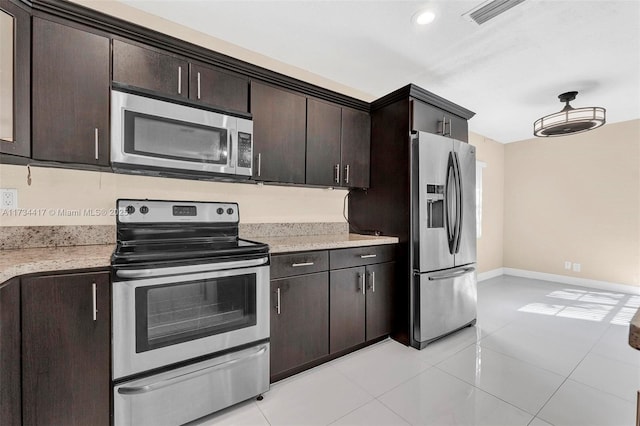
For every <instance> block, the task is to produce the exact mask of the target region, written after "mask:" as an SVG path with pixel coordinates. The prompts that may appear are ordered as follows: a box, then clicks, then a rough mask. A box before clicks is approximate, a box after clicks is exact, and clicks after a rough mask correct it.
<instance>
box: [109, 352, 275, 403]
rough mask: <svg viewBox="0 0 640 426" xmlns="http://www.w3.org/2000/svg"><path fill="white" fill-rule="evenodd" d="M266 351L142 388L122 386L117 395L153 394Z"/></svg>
mask: <svg viewBox="0 0 640 426" xmlns="http://www.w3.org/2000/svg"><path fill="white" fill-rule="evenodd" d="M266 350H267V346H266V345H265V346H262V347H261V348H260V349H258V350H257V351H256V352H254V353H252V354H250V355H247V356H242V357H239V358H234V359H231V360H229V361H225V362H221V363H219V364H214V365H210V366H208V367H204V368H201V369H199V370H196V371H191V372H189V373H185V374H180V375H178V376H174V377H170V378H168V379H164V380H159V381H157V382H153V383H149V384H147V385H142V386H130V387H129V386H123V387H121V388H119V389H118V393H119V394H121V395H138V394H144V393H149V392H153V391H155V390H158V389H162V388H166V387H167V386H171V385H173V384H176V383H180V382H183V381H185V380H189V379H192V378H195V377H199V376H204V375H205V374H209V373H210V372H211V371H213V370H219V369H221V368H225V367H227V366H229V365H232V364H236V363H238V362H242V361H247V360H250V359H252V358H256V357H258V356H260V355H262V354H263V353H265V352H266Z"/></svg>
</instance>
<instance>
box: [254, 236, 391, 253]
mask: <svg viewBox="0 0 640 426" xmlns="http://www.w3.org/2000/svg"><path fill="white" fill-rule="evenodd" d="M248 239H251V240H253V241H261V242H263V243H267V244H269V248H270V251H271V253H274V254H276V253H286V252H294V251H307V250H327V249H338V248H348V247H362V246H374V245H382V244H395V243H397V242H398V238H397V237H375V236H372V235H359V234H336V235H297V236H288V237H255V238H248Z"/></svg>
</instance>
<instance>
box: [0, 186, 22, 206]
mask: <svg viewBox="0 0 640 426" xmlns="http://www.w3.org/2000/svg"><path fill="white" fill-rule="evenodd" d="M17 208H18V190H17V189H9V188H1V189H0V209H3V210H15V209H17Z"/></svg>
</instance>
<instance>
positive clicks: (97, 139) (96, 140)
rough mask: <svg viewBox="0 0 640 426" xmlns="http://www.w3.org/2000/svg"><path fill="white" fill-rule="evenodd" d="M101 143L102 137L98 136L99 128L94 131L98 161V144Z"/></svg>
mask: <svg viewBox="0 0 640 426" xmlns="http://www.w3.org/2000/svg"><path fill="white" fill-rule="evenodd" d="M99 141H100V136H99V135H98V128H97V127H96V128H95V129H93V142H94V144H95V149H96V160H97V159H98V157H99V156H98V142H99Z"/></svg>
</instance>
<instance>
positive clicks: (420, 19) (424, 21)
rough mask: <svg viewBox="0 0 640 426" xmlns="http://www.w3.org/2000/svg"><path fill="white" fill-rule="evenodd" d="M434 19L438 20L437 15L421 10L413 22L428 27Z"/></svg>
mask: <svg viewBox="0 0 640 426" xmlns="http://www.w3.org/2000/svg"><path fill="white" fill-rule="evenodd" d="M434 19H436V14H435V13H433V12H432V11H430V10H421V11H419V12H417V13H416V14H415V15H414V17H413V21H414V22H415V23H416V24H418V25H428V24H430V23H432V22H433V20H434Z"/></svg>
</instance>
